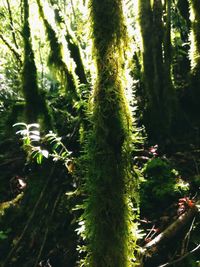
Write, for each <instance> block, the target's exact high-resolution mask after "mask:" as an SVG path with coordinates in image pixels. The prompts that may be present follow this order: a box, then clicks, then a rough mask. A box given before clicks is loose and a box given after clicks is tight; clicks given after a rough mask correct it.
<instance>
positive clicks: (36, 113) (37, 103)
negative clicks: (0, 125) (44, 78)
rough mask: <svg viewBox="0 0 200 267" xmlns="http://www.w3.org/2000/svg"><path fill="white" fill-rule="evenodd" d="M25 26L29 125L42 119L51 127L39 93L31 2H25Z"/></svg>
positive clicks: (25, 88) (44, 125) (25, 93)
mask: <svg viewBox="0 0 200 267" xmlns="http://www.w3.org/2000/svg"><path fill="white" fill-rule="evenodd" d="M23 8H24V25H23V42H24V62H23V69H22V79H23V94H24V98H25V111H26V119H27V122H28V123H33V122H38V120H39V118H42V124H43V125H42V127H44V128H45V127H51V118H50V115H49V112H48V109H47V106H46V103H45V100H44V98H43V96H42V95H41V94H40V93H39V88H38V81H37V69H36V64H35V58H34V52H33V48H32V43H31V30H30V25H29V2H28V0H23Z"/></svg>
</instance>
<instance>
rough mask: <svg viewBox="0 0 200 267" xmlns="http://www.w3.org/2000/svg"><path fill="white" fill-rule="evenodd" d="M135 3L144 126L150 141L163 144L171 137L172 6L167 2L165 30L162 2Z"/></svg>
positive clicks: (146, 1)
mask: <svg viewBox="0 0 200 267" xmlns="http://www.w3.org/2000/svg"><path fill="white" fill-rule="evenodd" d="M138 3H139V24H140V30H141V36H142V42H143V84H144V87H145V94H144V96H143V97H144V99H145V101H144V102H145V105H144V124H145V126H146V129H147V133H148V134H149V137H150V139H152V140H153V141H154V142H163V138H166V137H169V134H170V124H171V116H172V109H173V102H174V93H173V90H172V83H171V76H170V75H171V73H170V68H171V60H170V53H171V48H170V47H171V41H170V8H171V3H170V1H167V21H166V27H164V25H163V6H162V1H161V0H154V1H150V0H140V1H139V2H138ZM163 55H164V56H163Z"/></svg>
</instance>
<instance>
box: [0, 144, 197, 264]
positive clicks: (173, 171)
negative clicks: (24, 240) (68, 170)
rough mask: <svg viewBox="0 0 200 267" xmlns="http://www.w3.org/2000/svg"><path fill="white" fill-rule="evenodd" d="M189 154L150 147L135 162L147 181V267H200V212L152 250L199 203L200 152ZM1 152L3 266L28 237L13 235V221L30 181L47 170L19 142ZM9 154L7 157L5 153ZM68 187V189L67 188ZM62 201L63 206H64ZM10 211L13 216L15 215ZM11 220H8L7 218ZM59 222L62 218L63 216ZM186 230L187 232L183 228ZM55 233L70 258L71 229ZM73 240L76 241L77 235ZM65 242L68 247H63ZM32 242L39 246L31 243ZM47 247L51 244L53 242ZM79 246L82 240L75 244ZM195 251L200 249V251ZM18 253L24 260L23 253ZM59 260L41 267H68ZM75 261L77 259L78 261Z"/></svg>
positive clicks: (143, 242)
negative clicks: (66, 239) (36, 164)
mask: <svg viewBox="0 0 200 267" xmlns="http://www.w3.org/2000/svg"><path fill="white" fill-rule="evenodd" d="M183 148H184V146H181V149H178V148H177V149H176V148H175V149H173V150H174V151H173V152H171V153H170V154H169V153H168V154H164V153H162V154H159V151H158V149H157V147H156V146H155V147H150V148H149V149H148V150H147V149H146V151H145V150H144V151H143V152H142V154H141V155H140V156H136V157H135V158H134V164H136V165H138V168H140V171H141V172H143V176H144V177H145V179H143V181H142V182H141V186H140V188H141V193H140V194H141V211H140V219H139V228H140V230H141V231H142V237H141V239H140V241H139V243H138V244H139V246H140V247H141V248H142V249H143V251H145V256H144V255H143V257H142V262H143V263H142V264H143V266H144V267H158V266H160V267H161V266H163V267H164V266H176V267H179V266H181V267H195V266H196V267H197V266H200V265H199V264H200V257H199V244H200V233H199V226H200V220H199V219H200V218H199V217H200V216H199V213H198V210H196V212H194V213H193V214H192V215H191V216H190V217H189V219H188V220H187V221H186V223H184V222H183V223H182V222H180V223H179V226H178V230H177V229H175V230H172V234H169V236H167V238H166V239H164V242H158V243H156V245H152V246H151V244H152V242H154V241H155V240H156V238H157V237H158V236H159V235H161V234H162V233H164V234H166V233H165V231H166V229H168V228H169V227H170V226H171V225H172V224H174V223H175V222H176V221H177V220H179V218H180V217H181V216H185V215H186V214H187V213H188V212H190V210H192V209H193V208H194V207H196V204H197V203H199V202H198V201H199V198H200V196H199V192H200V149H198V148H197V147H194V146H192V145H191V146H189V147H187V148H186V149H183ZM175 150H176V151H175ZM0 151H1V154H0V173H1V175H0V247H1V250H2V251H3V253H2V255H1V256H0V263H2V262H3V261H4V259H5V256H6V255H7V254H8V253H9V250H10V249H11V247H12V248H13V243H14V242H16V240H17V238H18V237H19V235H20V231H23V227H16V228H15V229H12V227H13V221H12V220H11V217H12V216H13V218H14V217H15V216H16V214H15V209H17V210H18V209H19V208H20V205H21V199H23V194H26V191H27V188H28V187H29V176H31V173H32V172H33V171H34V172H35V170H36V172H37V171H39V172H41V169H37V168H36V169H35V168H34V167H31V165H30V164H27V163H26V156H25V153H24V152H23V151H22V149H20V143H19V141H17V139H15V140H10V139H8V140H4V141H3V142H1V143H0ZM3 151H5V152H4V153H2V152H3ZM171 176H172V177H171ZM173 179H174V180H173ZM63 184H64V185H65V183H63ZM65 186H66V185H65ZM175 188H176V190H175ZM179 189H180V190H179ZM147 192H148V194H147ZM63 194H64V192H63ZM56 199H57V201H58V195H57V194H56V196H55V203H56ZM59 201H60V202H62V201H63V200H59ZM27 203H28V202H27ZM27 205H29V204H27ZM55 205H57V204H55ZM59 205H60V204H59ZM59 205H58V206H59ZM22 206H23V205H22ZM53 207H54V206H53ZM51 209H52V206H51ZM7 210H11V213H10V215H9V212H7ZM22 213H23V210H22ZM24 213H25V214H24V216H21V217H20V218H24V220H27V216H26V213H27V209H25V210H24ZM61 213H62V212H61ZM5 214H7V215H6V216H5ZM8 215H9V216H8ZM53 216H54V214H53ZM59 216H60V217H59V218H60V219H63V216H65V215H63V214H61V215H59ZM55 217H56V218H57V215H55ZM70 220H73V218H70ZM57 223H58V221H57ZM65 224H66V222H65ZM181 224H182V227H181V226H180V225H181ZM22 225H25V226H26V222H22ZM69 225H70V223H69ZM65 227H66V225H65ZM53 228H54V235H55V240H56V242H55V244H54V246H57V247H59V246H60V247H62V253H60V251H59V253H60V254H59V257H60V258H65V252H63V251H64V244H65V242H64V241H63V236H60V234H61V232H62V231H63V232H62V234H64V231H65V228H63V229H62V231H60V230H59V227H57V226H56V225H55V224H54V225H53ZM72 230H74V227H72ZM176 230H177V231H176ZM49 231H50V230H49ZM56 231H57V232H56ZM68 231H69V230H68ZM173 231H174V234H173ZM70 235H71V236H73V235H72V234H71V233H70ZM167 235H168V234H167ZM73 238H74V237H73ZM73 238H72V239H73ZM59 239H61V240H62V241H61V242H60V241H59ZM49 240H51V239H49ZM29 242H33V241H30V240H29ZM45 242H48V239H47V240H46V241H45ZM73 242H76V238H75V239H73ZM73 242H72V243H71V245H72V247H73V253H75V252H74V251H75V249H74V246H75V245H74V243H73ZM155 242H156V241H155ZM56 243H57V245H56ZM148 244H150V248H151V249H147V248H148ZM10 246H11V247H10ZM31 246H33V245H30V248H31V249H32V247H31ZM67 246H69V247H68V249H70V244H67ZM195 248H197V251H196V250H195ZM40 249H41V246H40ZM146 249H147V250H146ZM48 250H49V251H50V250H51V251H53V253H54V252H55V250H56V249H55V247H53V248H52V247H51V246H48V245H47V246H46V249H44V251H43V253H41V255H45V252H46V253H47V251H48ZM60 250H61V249H60ZM193 250H194V251H193ZM16 253H17V254H18V252H16ZM50 254H51V253H50ZM54 254H55V253H54ZM57 254H58V253H57ZM57 254H56V256H55V255H54V256H53V257H54V258H51V261H52V262H53V261H54V262H56V261H57V263H55V265H47V262H48V260H49V259H48V257H45V256H43V257H44V258H45V260H44V261H43V263H42V261H40V264H41V265H37V266H42V267H43V266H52V267H55V266H59V267H61V266H64V263H63V262H64V261H63V260H60V259H59V260H57V259H58V255H57ZM13 255H14V254H13ZM34 255H35V254H34ZM37 255H40V253H37ZM48 255H49V253H48ZM15 257H16V256H15ZM74 257H77V255H76V256H74ZM13 258H14V256H13ZM73 260H74V259H73V256H71V263H69V262H70V261H69V262H68V264H66V261H65V267H66V266H69V267H73V266H72V265H71V266H70V264H72V262H73ZM19 262H20V261H19ZM58 262H60V263H59V264H60V265H58ZM19 264H20V263H18V262H17V263H16V264H15V265H12V264H11V265H2V266H13V267H17V266H20V265H19ZM62 264H63V265H62ZM21 266H22V265H21ZM21 266H20V267H21ZM24 266H26V265H24ZM30 266H31V265H30ZM141 266H142V265H141Z"/></svg>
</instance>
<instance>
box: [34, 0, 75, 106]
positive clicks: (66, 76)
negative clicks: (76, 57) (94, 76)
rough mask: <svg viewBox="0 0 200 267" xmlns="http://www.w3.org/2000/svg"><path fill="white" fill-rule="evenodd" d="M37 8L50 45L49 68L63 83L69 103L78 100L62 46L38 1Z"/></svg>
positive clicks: (38, 0)
mask: <svg viewBox="0 0 200 267" xmlns="http://www.w3.org/2000/svg"><path fill="white" fill-rule="evenodd" d="M37 4H38V7H39V12H40V15H41V17H42V20H43V22H44V26H45V29H46V33H47V38H48V41H49V45H50V54H49V67H50V68H51V69H52V70H53V72H54V73H55V74H56V76H57V77H58V78H59V79H60V80H61V81H62V82H65V83H66V85H65V89H66V95H67V97H68V98H69V100H70V101H72V99H73V98H74V99H76V100H77V99H78V95H77V91H76V83H75V79H74V77H73V74H72V72H71V71H70V70H69V69H68V67H67V65H66V63H65V62H64V60H63V55H62V44H61V42H60V41H59V39H58V36H57V33H56V31H55V30H54V29H53V27H52V26H51V24H50V23H49V22H48V20H47V19H46V17H45V14H44V10H43V6H42V4H41V1H40V0H37Z"/></svg>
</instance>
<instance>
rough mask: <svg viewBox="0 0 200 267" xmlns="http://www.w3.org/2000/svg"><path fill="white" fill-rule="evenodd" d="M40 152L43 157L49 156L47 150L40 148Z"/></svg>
mask: <svg viewBox="0 0 200 267" xmlns="http://www.w3.org/2000/svg"><path fill="white" fill-rule="evenodd" d="M41 153H42V155H43V156H44V157H45V158H48V157H49V151H47V150H42V151H41Z"/></svg>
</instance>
